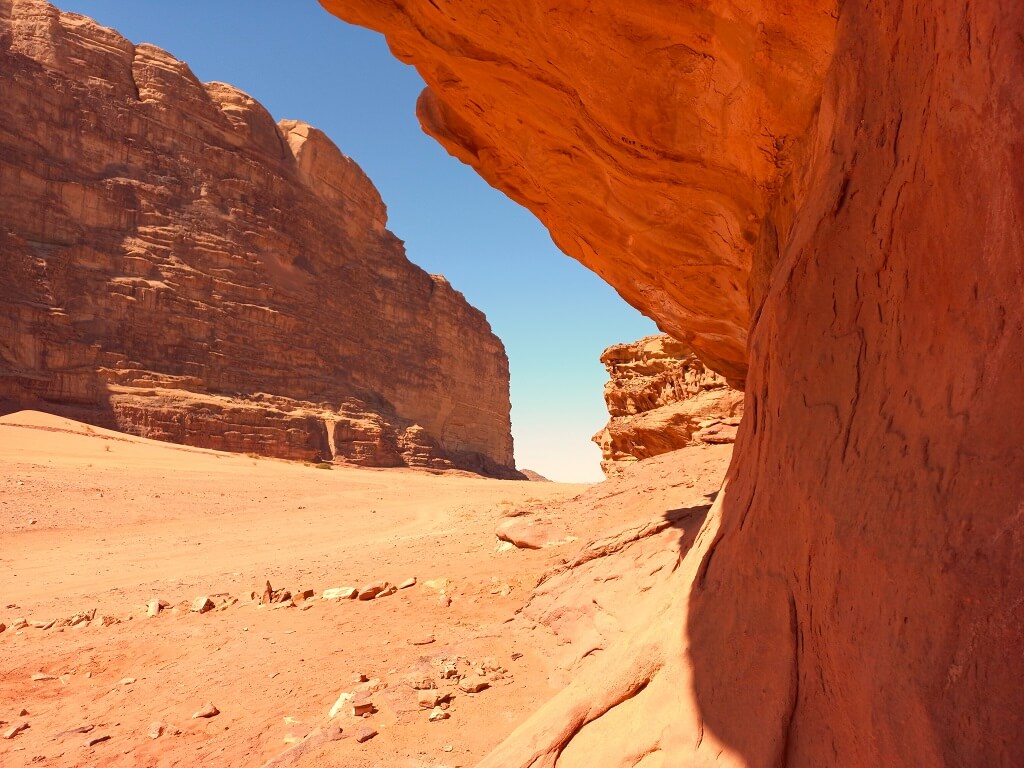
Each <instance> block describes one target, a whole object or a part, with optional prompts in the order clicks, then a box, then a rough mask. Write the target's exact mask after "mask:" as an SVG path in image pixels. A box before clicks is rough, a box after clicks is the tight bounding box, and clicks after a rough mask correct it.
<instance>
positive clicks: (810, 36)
mask: <svg viewBox="0 0 1024 768" xmlns="http://www.w3.org/2000/svg"><path fill="white" fill-rule="evenodd" d="M321 4H322V5H323V6H324V7H325V8H327V10H329V11H331V12H332V13H334V14H336V15H338V16H340V17H341V18H343V19H346V20H348V21H351V22H353V23H355V24H361V25H363V26H368V27H372V28H374V29H377V30H380V31H382V32H384V33H385V34H386V35H387V38H388V43H389V45H390V47H391V50H392V51H393V52H394V53H395V55H396V56H398V58H400V59H401V60H402V61H405V62H407V63H410V64H414V65H415V66H416V68H417V70H418V71H419V73H420V74H421V75H422V76H423V79H424V80H425V81H426V83H427V86H428V88H427V90H425V91H424V92H423V95H422V97H421V98H420V101H419V105H418V113H419V118H420V121H421V123H422V124H423V127H424V129H425V130H426V131H427V133H429V134H431V135H432V136H434V137H435V138H436V139H437V140H438V141H440V142H441V144H443V145H444V147H445V148H446V149H447V150H448V151H449V152H450V153H451V154H452V155H454V156H455V157H457V158H459V159H460V160H462V161H463V162H465V163H467V164H469V165H471V166H473V168H475V169H476V170H477V171H478V172H479V173H480V175H481V176H482V177H483V178H484V179H485V180H486V181H488V182H489V183H490V184H492V185H494V186H495V187H497V188H498V189H500V190H502V191H504V192H505V193H506V194H508V195H509V197H511V198H512V199H514V200H516V201H517V202H519V203H520V204H522V205H524V206H526V207H527V208H529V209H530V210H531V211H533V213H535V214H536V215H537V217H538V218H539V219H540V220H541V221H542V222H543V223H544V224H545V225H547V227H548V229H549V230H550V231H551V234H552V237H553V238H554V240H555V242H556V243H557V244H558V246H559V247H560V248H561V249H562V250H563V251H565V252H566V253H567V254H569V255H570V256H572V257H574V258H576V259H578V260H579V261H581V262H582V263H583V264H585V265H586V266H588V267H589V268H590V269H592V270H594V271H595V272H597V274H599V275H600V276H601V277H602V278H604V279H605V280H607V281H608V282H609V283H611V284H612V285H614V286H615V287H616V289H617V290H618V292H619V293H620V295H622V297H623V298H625V299H626V301H628V302H629V303H630V304H632V305H633V306H635V307H637V308H638V309H640V310H641V311H642V312H644V313H645V314H647V315H649V316H650V317H653V318H655V319H656V320H657V321H658V323H659V326H660V327H661V329H662V330H663V331H665V332H667V333H669V334H671V335H672V336H673V337H674V338H677V339H680V340H682V341H685V342H686V343H687V344H689V345H690V346H691V347H692V348H693V349H694V351H695V352H696V353H697V354H698V356H699V357H700V358H701V359H702V360H703V361H704V362H705V363H706V364H707V365H708V366H709V367H710V368H712V370H715V371H718V372H719V373H722V374H724V375H725V376H726V377H728V378H729V379H730V380H732V381H734V382H736V383H740V382H742V380H743V378H744V377H745V371H746V366H747V361H746V337H747V329H748V326H749V322H750V309H749V304H748V297H747V292H746V287H747V281H748V278H749V277H750V274H751V271H752V267H753V261H754V253H755V247H756V243H757V240H758V234H759V232H760V229H761V222H762V220H763V219H764V216H765V214H766V213H767V211H768V208H769V206H770V205H771V203H772V200H773V199H774V197H775V195H776V192H777V189H778V186H779V183H780V181H781V179H782V178H783V176H784V175H785V173H786V171H787V170H788V169H789V168H791V167H792V159H793V150H794V148H795V145H796V143H797V141H798V140H799V138H800V137H801V136H802V135H803V134H804V132H805V131H806V129H807V125H808V123H809V121H810V119H811V116H812V115H813V114H814V110H815V108H816V106H817V102H818V97H819V95H820V91H821V81H822V77H823V75H824V71H825V67H826V66H827V65H828V60H829V53H830V52H831V39H832V34H833V30H834V27H835V9H836V2H835V0H787V2H785V3H781V2H759V3H756V4H755V3H750V4H749V8H748V7H744V6H745V5H748V4H739V5H737V4H736V3H727V2H720V1H717V0H716V1H715V2H711V3H693V2H684V3H665V2H661V0H637V1H636V2H617V3H611V4H607V3H606V4H604V5H603V6H602V8H601V9H600V10H596V9H594V8H591V7H590V6H589V5H587V4H586V3H580V2H566V3H550V2H546V1H542V0H525V2H515V3H497V2H491V1H490V0H455V1H451V0H449V1H448V2H444V3H437V2H430V1H429V0H415V1H412V2H410V1H409V0H404V1H402V2H398V0H386V1H384V2H379V1H378V0H356V1H355V2H353V0H321Z"/></svg>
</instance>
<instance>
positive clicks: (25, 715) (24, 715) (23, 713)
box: [18, 708, 28, 717]
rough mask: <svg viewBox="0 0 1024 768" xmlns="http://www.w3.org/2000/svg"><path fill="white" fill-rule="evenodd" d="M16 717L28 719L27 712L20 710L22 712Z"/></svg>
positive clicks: (23, 709)
mask: <svg viewBox="0 0 1024 768" xmlns="http://www.w3.org/2000/svg"><path fill="white" fill-rule="evenodd" d="M18 717H28V710H27V709H25V708H22V710H21V711H20V712H19V713H18Z"/></svg>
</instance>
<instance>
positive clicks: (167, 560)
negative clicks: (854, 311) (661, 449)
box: [0, 412, 731, 768]
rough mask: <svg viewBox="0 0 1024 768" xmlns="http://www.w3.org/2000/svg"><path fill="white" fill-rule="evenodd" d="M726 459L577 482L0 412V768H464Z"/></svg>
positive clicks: (508, 725)
mask: <svg viewBox="0 0 1024 768" xmlns="http://www.w3.org/2000/svg"><path fill="white" fill-rule="evenodd" d="M730 448H731V447H730V446H706V447H704V448H694V449H687V450H686V451H679V452H675V453H673V454H667V455H666V456H662V457H658V458H656V459H652V460H649V461H647V462H642V463H641V464H639V465H638V467H637V468H636V469H634V470H633V471H631V472H629V473H627V474H626V475H625V476H624V477H623V478H620V479H617V480H614V481H608V482H606V483H602V484H600V485H597V486H589V487H588V486H572V485H565V484H559V483H530V482H513V481H495V480H484V479H479V478H476V477H470V476H463V475H459V474H452V473H448V474H444V475H435V474H429V473H427V472H422V471H412V470H370V469H340V468H335V469H332V470H322V469H318V468H316V467H314V466H310V465H303V464H299V463H290V462H285V461H278V460H273V459H263V458H253V457H248V456H240V455H231V454H223V453H216V452H213V451H205V450H200V449H192V448H184V447H181V446H171V445H166V444H162V443H155V442H151V441H146V440H142V439H139V438H134V437H130V436H125V435H121V434H117V433H113V432H106V431H104V430H101V429H97V428H95V427H90V426H85V425H81V424H78V423H76V422H72V421H67V420H63V419H58V418H56V417H51V416H44V415H42V414H36V413H31V412H22V413H18V414H13V415H10V416H7V417H4V418H3V419H0V466H2V472H0V510H2V512H0V584H3V587H2V590H0V623H2V624H4V625H5V627H6V628H5V630H4V631H3V632H0V702H2V704H0V721H3V722H2V724H0V737H3V738H0V763H2V764H3V765H4V766H5V767H6V766H11V767H12V768H13V767H14V766H22V765H37V764H45V765H60V766H85V765H98V764H102V765H110V766H118V765H120V766H192V765H216V766H252V765H263V764H265V763H266V764H270V765H289V764H295V765H302V766H321V765H322V766H327V765H337V764H344V765H347V766H354V767H356V768H358V767H359V766H409V767H410V768H412V767H414V766H416V767H419V766H431V767H440V766H469V765H473V764H475V763H476V762H477V761H478V760H479V759H480V758H481V757H483V756H484V755H485V754H486V753H487V752H488V751H489V750H490V749H492V748H493V747H494V746H495V745H496V744H498V743H499V742H500V741H501V740H502V739H503V738H504V737H505V736H507V735H508V734H509V733H510V732H511V731H512V730H513V728H515V726H516V725H518V724H519V723H520V722H522V721H523V720H524V719H525V718H526V717H527V716H528V715H529V714H530V713H531V712H532V711H533V710H535V709H536V708H537V707H538V706H539V705H540V704H541V703H542V702H544V701H545V700H547V699H548V698H550V697H551V696H552V695H553V694H554V693H555V692H556V691H557V690H558V689H559V687H561V686H562V685H564V684H565V683H566V682H567V680H568V678H569V676H571V674H572V671H573V669H574V666H575V665H576V664H578V663H579V662H580V659H582V658H585V657H586V658H593V657H594V656H595V655H596V654H598V653H599V652H600V650H601V649H602V648H603V647H604V645H606V644H607V642H609V641H610V639H612V638H613V636H615V635H617V633H618V632H619V631H620V630H623V629H627V628H628V626H629V623H630V618H629V615H628V614H630V612H631V610H632V608H633V607H634V603H636V604H639V602H640V601H639V599H638V598H639V597H640V596H642V594H643V593H646V592H647V590H648V589H650V584H649V583H645V582H644V580H645V579H647V580H650V579H652V578H656V575H657V574H658V573H659V572H662V571H664V570H666V569H664V566H665V565H666V564H669V565H671V563H672V562H674V561H675V559H676V558H677V557H678V554H677V552H676V548H675V547H674V546H673V544H674V542H675V540H676V539H678V538H679V536H678V531H676V530H675V528H674V526H676V525H677V524H678V521H679V519H681V518H680V516H681V515H682V517H683V518H685V517H686V516H687V515H692V514H694V511H695V510H696V512H697V513H700V512H701V511H702V510H704V509H706V504H707V503H708V499H709V498H711V497H712V496H713V495H714V492H715V490H716V489H717V487H718V484H719V482H720V478H721V474H722V472H723V470H724V467H725V464H726V462H727V460H728V456H729V452H730ZM687 530H688V531H691V532H692V530H694V529H693V527H692V526H689V527H688V529H687ZM499 536H500V537H501V538H499ZM595 536H596V543H590V540H591V539H593V538H595ZM659 537H660V538H659ZM638 541H639V542H646V546H647V550H646V551H641V550H639V549H637V547H638V546H639V545H638V544H637V543H636V542H638ZM531 547H537V548H531ZM623 553H626V555H627V556H625V557H623ZM615 555H617V556H618V557H619V561H618V565H617V566H616V565H615V564H614V563H612V562H610V561H607V562H602V565H601V567H600V568H593V565H594V562H595V559H596V558H606V557H609V556H615ZM662 560H664V561H665V562H664V563H662V562H661V561H662ZM641 562H645V563H653V564H654V565H653V566H649V565H644V567H643V568H639V569H637V568H634V567H633V566H635V565H636V564H637V563H641ZM588 567H589V568H591V570H592V571H593V574H599V575H593V574H592V573H591V571H588V570H587V568H588ZM667 570H671V569H667ZM633 571H636V572H635V573H634V572H633ZM641 571H642V572H641ZM268 582H269V584H268ZM538 582H543V583H542V584H541V586H540V587H539V588H538V589H537V590H536V592H535V591H534V588H535V586H536V585H537V584H538ZM328 590H331V591H328ZM349 590H352V591H355V592H356V593H357V594H358V597H349V596H348V592H349ZM374 592H379V594H377V595H376V596H375V597H374V598H373V599H360V598H363V597H367V596H369V595H371V594H373V593H374ZM531 596H532V599H531ZM331 598H333V599H331ZM602 604H603V605H602ZM524 607H525V610H523V609H524Z"/></svg>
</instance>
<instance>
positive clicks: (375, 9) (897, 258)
mask: <svg viewBox="0 0 1024 768" xmlns="http://www.w3.org/2000/svg"><path fill="white" fill-rule="evenodd" d="M324 4H325V5H327V7H328V8H330V9H332V10H334V11H335V12H336V13H338V14H339V15H340V16H342V17H344V18H348V19H350V20H353V21H356V22H358V23H362V24H366V25H369V26H372V27H374V28H376V29H380V30H382V31H384V32H385V33H386V34H387V35H388V39H389V41H390V43H391V45H392V48H393V50H394V51H395V52H396V54H397V55H398V56H399V57H400V58H402V59H404V60H406V61H410V62H413V63H415V64H416V65H417V67H418V68H419V70H420V71H421V72H422V73H423V74H424V77H425V78H426V80H427V83H428V85H429V86H430V90H429V91H428V92H427V93H426V94H425V95H424V96H423V98H422V100H421V104H420V111H421V118H422V119H423V122H424V125H425V127H426V128H427V130H428V131H430V132H432V133H434V134H435V135H436V136H437V137H438V138H439V139H440V140H441V141H442V142H443V143H444V144H445V146H447V147H448V148H449V149H450V150H451V151H452V152H453V153H454V154H456V155H457V156H458V157H460V158H461V159H463V160H464V161H466V162H469V163H471V164H473V165H474V167H476V168H477V169H478V170H480V172H481V173H482V174H483V175H484V177H485V178H487V179H488V180H490V181H491V182H492V183H493V184H495V185H496V186H498V187H499V188H502V189H504V190H506V191H507V192H508V193H509V194H510V195H511V196H512V197H514V198H515V199H517V200H520V201H523V202H524V203H526V204H527V205H529V206H530V207H531V209H532V210H534V211H535V212H537V214H538V215H539V216H540V217H541V218H542V219H543V220H544V221H546V222H547V223H548V225H549V226H550V227H551V228H552V230H553V232H554V234H555V238H556V240H557V241H558V242H559V244H560V245H561V246H562V247H563V248H564V249H565V250H566V252H567V253H570V254H571V255H574V256H577V257H580V258H581V260H583V261H584V262H585V263H587V264H589V265H590V266H592V268H594V269H595V271H597V272H598V273H599V274H601V275H602V276H603V277H605V278H606V279H607V280H609V282H611V283H612V284H613V285H615V286H616V287H617V289H618V290H619V291H620V292H621V293H622V294H623V295H624V296H626V297H627V298H628V299H629V300H630V301H632V302H633V303H635V304H636V305H637V306H639V307H641V308H642V309H644V310H645V311H646V312H648V313H649V314H650V315H651V316H653V317H655V318H656V319H658V321H659V322H660V323H661V324H662V326H663V327H664V328H665V330H668V331H670V332H671V333H672V335H673V336H675V337H677V338H681V339H684V340H686V341H688V342H692V346H693V348H694V350H695V351H696V352H697V354H698V356H699V357H701V359H702V360H704V361H705V362H707V363H708V364H709V366H710V367H712V368H713V369H714V370H717V371H719V372H721V373H724V374H726V375H727V376H728V377H729V378H730V379H741V378H743V379H746V388H747V395H746V398H747V399H746V403H745V417H744V420H743V424H742V425H741V427H740V432H739V437H738V440H737V443H736V450H735V453H734V458H733V464H732V467H731V469H730V473H729V479H728V480H727V482H726V484H725V486H724V487H723V490H722V491H721V492H720V493H719V495H718V497H717V499H716V502H715V504H714V506H713V507H712V509H711V510H710V511H709V512H708V515H707V519H706V520H705V522H704V523H703V527H702V528H701V531H700V532H699V534H697V536H696V538H695V540H694V542H693V545H692V547H690V548H688V549H686V551H685V552H682V551H681V552H680V557H679V558H678V560H677V561H676V567H675V569H674V570H673V572H672V574H671V577H670V579H669V580H668V582H666V583H665V584H664V586H661V587H659V586H657V585H655V586H653V587H652V590H654V589H658V590H660V592H659V594H658V595H657V600H658V601H659V604H658V606H657V609H655V610H652V611H651V612H650V614H649V620H648V621H641V622H637V624H636V628H635V630H634V631H633V632H632V634H631V636H630V637H628V638H624V639H622V640H621V641H619V642H616V643H614V644H613V645H612V646H610V647H608V648H607V649H606V650H604V651H602V652H601V653H600V655H598V656H597V657H596V659H595V660H593V661H592V662H591V663H590V664H589V665H588V664H583V665H581V667H580V669H579V673H578V674H577V675H575V677H574V680H573V682H572V684H571V685H570V686H569V687H568V688H566V689H565V690H563V691H562V692H561V693H559V694H558V695H557V696H556V697H555V698H554V699H553V700H552V701H551V702H550V703H549V704H548V705H547V706H545V707H544V708H543V709H542V710H541V711H540V712H538V713H537V714H536V715H535V716H534V717H532V718H531V719H530V720H529V721H527V722H526V723H525V724H523V725H522V726H521V727H520V728H519V729H517V731H516V732H515V733H514V734H513V735H512V736H511V737H510V738H509V739H508V741H506V742H505V743H504V744H503V745H502V746H500V747H499V748H498V749H497V750H495V752H494V753H493V754H492V755H491V756H490V757H489V758H488V759H486V760H485V761H484V763H483V764H482V768H483V767H484V766H485V767H486V768H499V767H500V768H552V767H553V766H558V768H585V767H589V766H593V765H602V766H609V767H614V768H627V767H628V768H632V767H634V766H642V768H658V767H659V766H669V765H671V766H711V765H714V766H726V765H728V766H764V768H777V767H778V766H783V765H788V766H818V765H842V766H865V767H867V766H878V765H886V766H908V767H909V766H920V765H930V766H931V765H934V766H996V765H998V766H1017V765H1021V764H1024V742H1022V741H1021V739H1020V738H1019V734H1020V733H1021V732H1024V707H1022V706H1021V693H1020V692H1021V690H1024V664H1022V663H1021V662H1020V648H1021V647H1024V624H1022V622H1021V620H1020V610H1019V608H1020V605H1021V601H1022V595H1024V572H1022V570H1021V569H1020V568H1019V563H1020V562H1021V559H1022V557H1024V525H1022V524H1021V510H1022V509H1024V443H1022V440H1021V434H1022V429H1024V401H1022V400H1021V398H1020V396H1019V389H1020V382H1021V380H1022V379H1024V302H1022V301H1021V296H1024V272H1022V269H1021V254H1022V253H1024V175H1022V174H1021V173H1020V168H1021V167H1022V166H1024V85H1022V84H1024V42H1022V37H1021V30H1022V29H1024V5H1022V4H1021V3H1020V2H1018V0H982V2H978V0H947V1H945V2H926V1H924V0H921V1H919V2H891V1H890V0H845V1H844V2H841V3H821V4H815V3H811V2H800V1H799V0H796V1H789V0H772V1H769V2H749V3H743V2H741V3H732V2H730V3H725V2H721V3H719V2H716V1H715V0H711V2H700V3H698V2H679V3H660V2H653V1H652V2H644V1H643V0H640V1H639V2H629V3H625V2H622V3H606V4H593V3H583V2H571V1H570V2H563V3H559V4H557V5H555V4H551V3H542V2H539V1H538V2H530V1H526V2H522V3H514V4H510V3H497V2H490V1H489V0H447V1H446V2H438V1H437V0H345V2H340V0H324ZM826 70H827V71H826ZM727 75H729V76H733V77H732V78H731V79H730V78H728V77H726V76H727ZM663 129H665V130H663ZM631 142H632V143H631ZM766 142H767V144H766ZM663 215H664V218H661V217H662V216H663ZM666 233H670V234H671V237H667V238H664V239H662V236H663V235H665V234H666ZM655 241H657V247H652V243H654V242H655ZM641 252H643V256H642V257H639V254H640V253H641ZM748 306H749V307H750V312H749V314H748V313H747V310H746V307H748ZM748 319H749V320H750V335H749V338H750V342H749V366H748V365H747V362H748V359H747V357H746V355H745V354H744V348H743V343H742V342H743V338H744V333H745V330H746V328H747V320H748ZM748 368H749V375H748V372H747V371H748Z"/></svg>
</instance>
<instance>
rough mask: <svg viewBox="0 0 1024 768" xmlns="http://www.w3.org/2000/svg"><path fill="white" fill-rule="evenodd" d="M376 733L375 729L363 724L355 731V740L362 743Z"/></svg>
mask: <svg viewBox="0 0 1024 768" xmlns="http://www.w3.org/2000/svg"><path fill="white" fill-rule="evenodd" d="M376 735H377V731H376V729H374V728H370V727H369V726H367V725H364V726H363V727H362V728H360V729H359V730H358V731H356V741H358V742H359V743H360V744H362V743H363V742H365V741H369V740H370V739H372V738H373V737H374V736H376Z"/></svg>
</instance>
